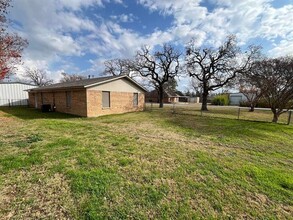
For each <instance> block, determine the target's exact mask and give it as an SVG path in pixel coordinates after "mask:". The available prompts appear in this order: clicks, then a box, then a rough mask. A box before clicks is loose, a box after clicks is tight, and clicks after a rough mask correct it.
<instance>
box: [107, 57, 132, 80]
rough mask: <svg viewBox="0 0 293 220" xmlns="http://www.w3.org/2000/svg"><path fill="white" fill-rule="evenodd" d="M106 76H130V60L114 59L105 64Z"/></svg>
mask: <svg viewBox="0 0 293 220" xmlns="http://www.w3.org/2000/svg"><path fill="white" fill-rule="evenodd" d="M104 65H105V70H104V74H106V75H112V76H120V75H128V76H129V75H130V70H129V60H128V59H112V60H107V61H105V62H104Z"/></svg>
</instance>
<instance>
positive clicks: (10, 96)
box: [0, 82, 37, 106]
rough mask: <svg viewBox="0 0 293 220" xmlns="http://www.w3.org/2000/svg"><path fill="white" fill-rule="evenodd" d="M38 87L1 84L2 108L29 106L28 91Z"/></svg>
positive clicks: (20, 83) (17, 83) (8, 83)
mask: <svg viewBox="0 0 293 220" xmlns="http://www.w3.org/2000/svg"><path fill="white" fill-rule="evenodd" d="M36 87H37V86H35V85H31V84H27V83H22V82H0V106H20V105H28V93H27V91H26V90H28V89H33V88H36Z"/></svg>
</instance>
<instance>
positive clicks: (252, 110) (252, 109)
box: [249, 104, 255, 112]
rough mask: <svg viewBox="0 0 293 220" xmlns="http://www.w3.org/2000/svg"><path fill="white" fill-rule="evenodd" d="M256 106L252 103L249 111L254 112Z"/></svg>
mask: <svg viewBox="0 0 293 220" xmlns="http://www.w3.org/2000/svg"><path fill="white" fill-rule="evenodd" d="M254 107H255V106H254V105H253V104H251V105H250V109H249V111H250V112H254Z"/></svg>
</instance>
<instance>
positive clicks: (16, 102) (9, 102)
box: [0, 99, 28, 107]
mask: <svg viewBox="0 0 293 220" xmlns="http://www.w3.org/2000/svg"><path fill="white" fill-rule="evenodd" d="M0 106H8V107H12V106H28V99H0Z"/></svg>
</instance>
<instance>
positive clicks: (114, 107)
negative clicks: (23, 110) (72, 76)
mask: <svg viewBox="0 0 293 220" xmlns="http://www.w3.org/2000/svg"><path fill="white" fill-rule="evenodd" d="M28 92H29V106H30V107H35V108H39V109H41V108H42V105H50V106H51V108H52V109H55V110H56V111H58V112H64V113H68V114H73V115H79V116H84V117H96V116H100V115H108V114H118V113H125V112H132V111H141V110H143V108H144V94H145V92H146V90H145V89H144V88H143V87H142V86H140V85H139V84H138V83H137V82H135V81H134V80H132V79H131V78H129V77H128V76H109V77H100V78H92V79H84V80H79V81H74V82H65V83H57V84H53V85H49V86H44V87H40V88H35V89H31V90H29V91H28Z"/></svg>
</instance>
